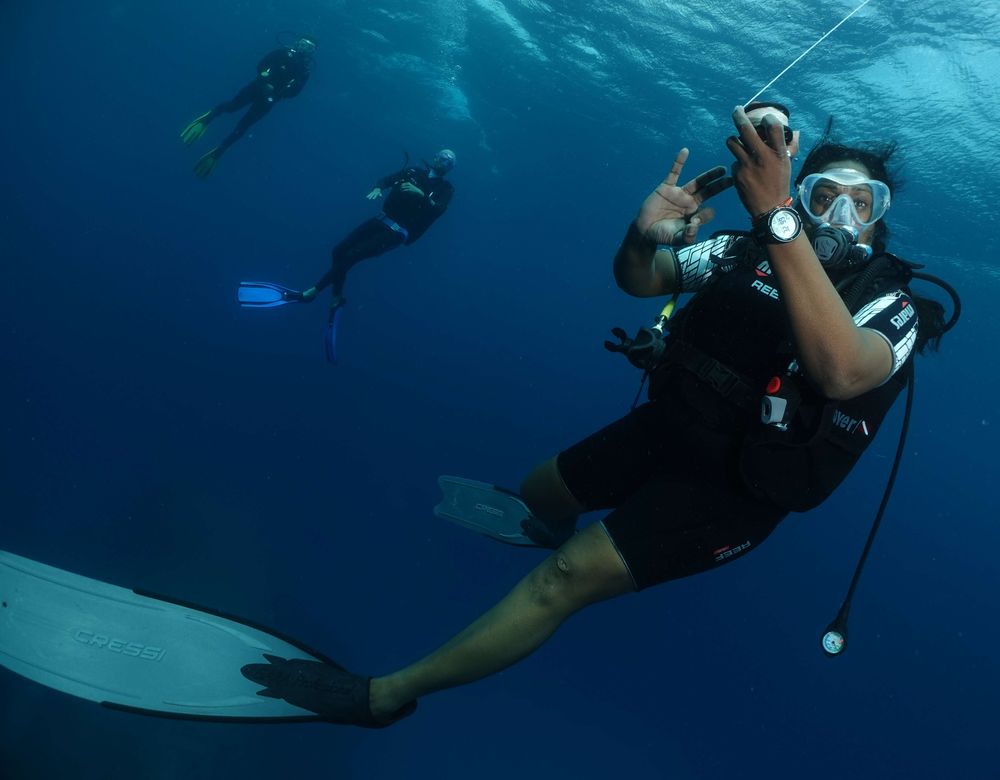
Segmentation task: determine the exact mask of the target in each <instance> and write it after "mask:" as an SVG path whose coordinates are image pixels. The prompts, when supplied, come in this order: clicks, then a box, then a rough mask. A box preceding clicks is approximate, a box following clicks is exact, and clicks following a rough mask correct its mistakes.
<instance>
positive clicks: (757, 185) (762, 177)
mask: <svg viewBox="0 0 1000 780" xmlns="http://www.w3.org/2000/svg"><path fill="white" fill-rule="evenodd" d="M733 124H735V125H736V130H737V132H738V133H739V137H738V138H737V137H736V136H730V137H729V138H727V139H726V146H727V147H729V151H730V152H732V153H733V157H735V158H736V162H735V163H733V181H734V183H735V184H736V192H737V193H739V196H740V200H741V201H742V202H743V206H744V207H745V208H746V210H747V212H748V213H749V214H750V216H751V217H756V216H758V215H760V214H766V213H767V212H769V211H770V210H771V209H773V208H775V207H776V206H780V205H781V204H782V203H784V202H785V200H786V199H787V198H788V192H789V181H790V179H791V175H792V161H791V159H789V157H788V152H787V147H786V146H785V135H784V130H783V129H782V127H781V124H780V123H778V122H775V121H774V120H772V119H771V117H769V116H765V117H764V119H763V120H762V122H761V125H762V127H763V128H764V132H765V135H766V136H767V138H768V140H767V141H766V142H765V141H764V140H762V139H761V137H760V136H759V135H758V134H757V130H756V129H755V128H754V126H753V125H752V124H751V123H750V120H749V119H747V115H746V113H745V112H744V111H743V107H742V106H737V107H736V109H735V110H734V111H733Z"/></svg>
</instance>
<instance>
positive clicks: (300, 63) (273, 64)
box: [181, 37, 316, 178]
mask: <svg viewBox="0 0 1000 780" xmlns="http://www.w3.org/2000/svg"><path fill="white" fill-rule="evenodd" d="M315 52H316V42H315V40H314V39H313V38H312V37H302V38H299V39H298V40H297V41H295V43H294V44H292V45H291V46H286V47H282V48H280V49H275V50H274V51H272V52H270V53H269V54H267V55H265V56H264V58H263V59H262V60H261V61H260V62H259V63H257V75H256V77H255V78H254V80H253V81H251V82H250V83H249V84H247V85H246V86H245V87H243V89H241V90H240V91H239V92H237V93H236V97H234V98H233V99H232V100H228V101H226V102H223V103H219V105H217V106H216V107H215V108H213V109H212V110H211V111H206V112H205V113H204V114H202V115H201V116H199V117H198V118H197V119H195V120H194V121H193V122H191V124H189V125H188V126H187V127H185V128H184V130H183V131H182V132H181V140H182V141H183V142H184V143H185V144H186V145H188V146H190V145H191V144H193V143H194V142H195V141H197V140H198V139H199V138H201V136H202V134H203V133H204V132H205V129H206V128H207V127H208V124H209V123H210V122H211V121H212V120H213V119H215V118H216V117H217V116H218V115H219V114H231V113H233V112H234V111H240V110H242V109H244V108H247V106H249V109H248V110H247V112H246V113H245V114H244V115H243V116H242V118H241V119H240V121H239V122H238V123H237V124H236V128H235V129H234V130H233V131H232V132H231V133H230V134H229V135H227V136H226V137H225V138H223V139H222V142H221V143H220V144H219V145H218V146H216V147H215V148H214V149H212V150H211V151H210V152H206V153H205V154H204V155H202V157H201V159H200V160H198V162H197V164H196V165H195V166H194V172H195V175H196V176H199V177H201V178H205V177H206V176H208V175H209V174H210V173H211V172H212V171H213V169H214V168H215V164H216V163H217V162H218V161H219V158H220V157H222V155H223V154H224V153H225V152H226V150H227V149H228V148H229V147H230V146H232V145H233V144H234V143H235V142H236V141H237V140H239V139H240V138H241V137H242V136H243V134H244V133H245V132H246V131H247V130H249V129H250V126H251V125H253V124H254V123H255V122H257V120H259V119H260V118H261V117H263V116H264V115H265V114H267V113H268V112H270V110H271V109H272V108H274V105H275V104H276V103H277V102H278V101H279V100H283V99H286V98H292V97H295V96H296V95H298V94H299V93H300V92H301V91H302V88H303V87H304V86H305V85H306V82H307V81H308V80H309V74H310V72H311V71H312V66H313V54H314V53H315Z"/></svg>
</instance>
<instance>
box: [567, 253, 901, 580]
mask: <svg viewBox="0 0 1000 780" xmlns="http://www.w3.org/2000/svg"><path fill="white" fill-rule="evenodd" d="M712 243H713V242H711V241H707V242H702V243H701V244H697V245H695V246H693V247H690V248H689V249H688V250H685V251H682V252H681V253H680V254H681V256H682V259H683V257H684V256H685V254H687V256H688V257H691V256H694V255H697V253H698V252H699V251H700V249H702V248H705V247H706V246H709V247H710V246H711V245H712ZM702 254H703V255H704V256H705V258H707V257H708V255H709V254H710V253H709V252H708V251H705V252H702ZM682 265H683V263H682ZM696 266H697V267H696ZM684 275H685V280H686V281H689V282H690V281H693V282H695V283H694V284H691V285H689V286H686V287H685V289H686V290H689V291H694V290H697V291H698V292H697V294H696V295H695V296H694V297H693V298H692V299H691V301H690V302H689V303H688V304H687V306H685V308H684V309H683V310H682V311H681V312H679V313H678V316H677V318H676V319H677V320H678V322H677V324H676V325H675V326H674V327H673V328H672V329H671V332H670V336H669V338H668V346H667V353H666V354H667V355H668V359H667V360H666V361H665V362H664V363H663V364H661V365H660V366H659V367H658V368H656V369H655V370H654V371H653V373H652V375H651V378H650V394H649V402H648V403H645V404H642V405H641V406H639V407H638V408H636V409H634V410H633V411H632V412H631V413H629V414H628V415H626V416H625V417H624V418H622V419H621V420H619V421H617V422H614V423H612V424H611V425H609V426H607V427H606V428H604V429H602V430H600V431H598V432H597V433H595V434H593V435H591V436H589V437H587V438H586V439H584V440H583V441H581V442H579V443H577V444H575V445H573V446H572V447H570V448H569V449H567V450H565V451H563V452H561V453H560V454H559V456H558V461H557V462H558V465H559V472H560V474H561V475H562V478H563V480H564V482H565V484H566V486H567V488H568V489H569V491H570V492H571V493H572V495H573V496H574V498H576V499H577V501H579V502H580V503H581V504H583V505H584V506H585V507H586V508H587V509H588V510H596V509H612V510H614V511H612V512H611V513H610V514H609V515H608V516H607V517H606V518H605V519H604V521H603V523H604V526H605V529H606V530H607V532H608V535H609V537H610V538H611V540H612V542H613V543H614V545H615V548H616V549H617V550H618V552H619V554H620V555H621V556H622V560H623V561H624V562H625V565H626V566H627V568H628V570H629V573H630V574H631V576H632V579H633V581H634V582H635V585H636V588H637V589H641V588H646V587H649V586H651V585H655V584H657V583H660V582H665V581H667V580H670V579H675V578H678V577H684V576H687V575H690V574H695V573H697V572H701V571H704V570H706V569H710V568H713V567H715V566H719V565H721V564H723V563H727V562H729V561H731V560H733V559H735V558H737V557H741V556H742V555H744V554H745V553H746V552H748V551H749V550H751V549H754V548H755V547H757V546H758V545H759V544H760V543H761V542H762V541H763V540H764V539H765V538H767V536H768V535H769V534H770V533H771V531H773V530H774V528H775V527H776V526H777V525H778V523H779V522H780V521H781V519H782V518H783V517H785V515H787V514H788V509H786V508H783V507H781V506H778V505H777V504H776V503H774V502H772V501H771V500H769V499H768V498H766V497H763V496H761V495H760V493H759V492H756V491H754V490H752V489H751V487H750V486H749V485H748V484H747V481H746V479H745V475H744V473H743V471H742V470H741V452H742V446H743V444H744V441H745V439H746V437H747V435H748V433H749V431H750V429H751V426H752V425H755V424H756V425H759V418H760V399H761V397H762V396H763V395H764V390H763V388H764V387H765V386H766V385H767V383H768V380H769V379H770V378H771V377H773V376H775V375H776V374H778V373H780V372H782V371H783V370H784V369H785V368H786V367H787V366H788V363H789V359H790V357H791V355H790V353H789V351H788V350H789V349H790V348H791V347H790V345H791V343H792V342H791V329H790V325H789V323H788V317H787V313H786V312H785V307H784V304H783V303H782V302H781V300H780V293H779V291H778V289H777V279H776V278H775V277H774V276H773V275H772V273H771V268H770V266H769V264H768V262H767V260H766V255H763V254H761V253H759V251H758V252H757V253H756V256H754V255H753V254H751V256H750V257H749V259H748V261H747V262H744V263H742V264H741V265H740V266H739V267H735V268H731V269H728V270H726V271H723V270H722V269H721V268H720V267H718V266H713V265H712V264H710V263H708V262H699V263H691V264H690V266H689V267H686V268H685V274H684ZM912 312H913V308H912V301H911V299H910V298H909V296H908V294H907V293H906V292H905V291H904V290H903V289H901V288H899V287H896V288H891V289H888V290H886V291H884V292H883V293H880V294H879V295H878V296H877V297H876V298H875V300H873V301H871V302H870V303H868V305H866V306H865V307H864V308H862V309H861V310H860V311H858V312H857V314H855V315H854V321H855V323H856V324H858V325H859V326H863V327H865V328H870V329H872V330H874V331H875V332H877V333H879V334H881V335H882V336H883V337H884V338H885V339H886V341H887V342H888V344H889V345H890V347H891V348H892V350H893V372H894V374H899V371H900V369H901V368H902V366H903V365H904V364H905V362H906V361H907V360H909V359H911V353H912V350H913V346H914V341H915V338H916V325H917V318H916V317H915V316H913V314H912ZM683 345H691V347H693V348H695V349H696V350H697V354H698V355H699V356H702V357H704V356H708V358H710V359H714V360H715V361H717V362H718V364H720V365H722V366H725V367H727V368H729V369H732V370H733V371H734V372H737V373H738V374H739V375H740V376H741V377H742V378H743V379H744V380H745V386H746V387H747V388H752V389H753V392H750V393H747V394H746V397H743V398H739V397H738V396H739V394H738V393H729V394H723V393H722V392H720V389H719V386H720V384H722V385H724V384H725V381H724V380H723V381H721V382H720V381H719V375H718V374H717V373H716V372H713V371H703V372H701V373H702V376H703V377H704V378H701V377H699V376H698V373H699V372H698V371H696V370H694V369H692V367H691V365H690V361H689V363H688V364H687V365H685V364H684V362H683V361H679V360H673V359H670V356H671V355H679V354H680V353H682V352H685V350H686V351H687V352H688V354H690V352H691V350H690V349H687V348H685V347H684V346H683ZM899 376H903V375H902V374H899V375H898V376H894V377H893V381H898V380H899ZM885 387H886V388H888V387H889V383H888V382H887V383H886V385H885ZM878 392H880V388H876V389H874V390H871V391H869V392H868V393H866V394H864V395H862V396H859V399H864V398H866V397H868V396H869V394H875V393H878ZM870 433H871V435H874V433H875V431H871V432H870ZM856 435H858V436H861V435H864V436H868V435H869V431H868V430H867V429H865V430H864V432H862V431H861V429H860V428H859V429H858V433H857V434H856ZM803 456H804V454H803ZM779 478H780V475H779Z"/></svg>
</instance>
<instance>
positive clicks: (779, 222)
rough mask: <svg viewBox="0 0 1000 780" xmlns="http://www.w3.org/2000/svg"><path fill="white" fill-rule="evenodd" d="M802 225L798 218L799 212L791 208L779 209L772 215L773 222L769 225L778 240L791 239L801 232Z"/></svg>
mask: <svg viewBox="0 0 1000 780" xmlns="http://www.w3.org/2000/svg"><path fill="white" fill-rule="evenodd" d="M800 225H801V222H800V221H799V219H798V214H796V213H795V212H794V211H792V210H791V209H778V210H777V211H775V212H774V215H773V216H772V217H771V223H770V225H768V227H769V228H770V229H771V233H772V235H773V236H774V237H775V238H776V239H777V240H778V241H791V240H792V239H793V238H795V237H796V236H797V235H798V234H799V226H800Z"/></svg>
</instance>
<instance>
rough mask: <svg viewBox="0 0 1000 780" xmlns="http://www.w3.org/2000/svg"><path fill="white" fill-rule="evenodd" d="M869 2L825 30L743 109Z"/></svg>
mask: <svg viewBox="0 0 1000 780" xmlns="http://www.w3.org/2000/svg"><path fill="white" fill-rule="evenodd" d="M870 2H871V0H865V1H864V2H863V3H862V4H861V5H859V6H858V7H857V8H855V9H854V10H853V11H851V12H850V13H849V14H848V15H847V16H845V17H844V18H843V19H841V20H840V21H839V22H837V23H836V24H835V25H834V26H833V27H831V28H830V29H829V30H827V31H826V32H825V33H824V34H823V37H822V38H820V39H819V40H818V41H816V43H814V44H813V45H812V46H810V47H809V48H808V49H806V50H805V51H804V52H802V53H801V54H800V55H799V56H798V57H796V58H795V59H794V60H793V61H792V63H791V64H790V65H789V66H788V67H787V68H785V69H784V70H783V71H781V73H779V74H778V75H777V76H775V77H774V78H773V79H771V80H770V81H769V82H767V84H765V85H764V86H763V87H761V88H760V89H759V90H758V91H757V94H755V95H754V96H753V97H752V98H750V99H749V100H748V101H747V102H746V103H744V104H743V108H746V107H747V106H748V105H750V104H751V103H753V102H754V100H756V99H757V98H758V97H760V95H761V93H762V92H763V91H764V90H765V89H767V88H768V87H769V86H771V85H772V84H773V83H774V82H776V81H777V80H778V79H780V78H781V77H782V76H784V75H785V74H786V73H787V72H788V71H790V70H791V69H792V67H793V66H794V65H795V63H797V62H798V61H799V60H801V59H802V58H803V57H805V56H806V55H807V54H808V53H809V52H811V51H812V50H813V49H815V48H816V47H817V46H819V45H820V44H821V43H822V42H823V40H824V39H825V38H826V37H827V36H828V35H829V34H830V33H832V32H833V31H834V30H836V29H837V28H838V27H840V25H842V24H843V23H844V22H846V21H847V20H848V19H850V18H851V17H852V16H854V14H856V13H857V12H858V11H860V10H861V9H862V8H864V7H865V6H866V5H868V3H870Z"/></svg>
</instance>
